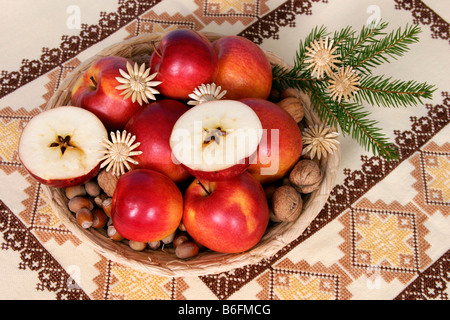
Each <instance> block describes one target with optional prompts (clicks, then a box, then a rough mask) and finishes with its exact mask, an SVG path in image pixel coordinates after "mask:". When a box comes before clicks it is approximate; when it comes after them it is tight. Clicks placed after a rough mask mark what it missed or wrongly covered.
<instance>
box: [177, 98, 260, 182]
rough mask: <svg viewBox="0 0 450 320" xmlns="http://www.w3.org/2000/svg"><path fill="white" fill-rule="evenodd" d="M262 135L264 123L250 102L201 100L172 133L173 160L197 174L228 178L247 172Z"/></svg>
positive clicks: (198, 175) (207, 177)
mask: <svg viewBox="0 0 450 320" xmlns="http://www.w3.org/2000/svg"><path fill="white" fill-rule="evenodd" d="M261 137H262V125H261V121H260V120H259V118H258V116H257V115H256V113H255V112H254V111H253V110H252V109H251V108H250V107H248V106H247V105H246V104H244V103H242V102H239V101H234V100H217V101H210V102H204V103H201V104H199V105H197V106H195V107H192V108H191V109H189V110H188V111H187V112H185V113H184V114H183V115H182V116H181V117H180V118H179V119H178V120H177V122H176V123H175V125H174V127H173V129H172V133H171V136H170V147H171V150H172V155H173V160H174V161H177V162H178V163H181V165H182V166H184V167H185V168H186V170H187V171H189V172H190V173H191V174H192V175H193V176H194V177H196V178H198V179H205V180H209V181H217V180H224V179H229V178H231V177H234V176H236V175H239V174H241V173H242V172H244V171H245V170H246V169H247V167H248V166H249V164H250V157H251V156H252V155H253V154H254V153H255V152H256V150H257V148H258V145H259V142H260V140H261Z"/></svg>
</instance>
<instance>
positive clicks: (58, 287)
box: [0, 200, 89, 300]
mask: <svg viewBox="0 0 450 320" xmlns="http://www.w3.org/2000/svg"><path fill="white" fill-rule="evenodd" d="M0 231H1V232H2V233H3V238H4V241H5V242H4V243H2V246H1V249H2V250H8V249H12V250H14V251H17V252H20V257H21V260H22V262H21V263H20V264H19V269H22V270H25V269H27V268H28V269H30V270H32V271H37V272H38V277H39V281H40V282H39V283H38V284H37V285H36V290H38V291H44V290H48V291H50V292H55V294H56V298H57V299H58V300H89V297H88V295H87V294H86V293H85V292H84V291H83V290H82V289H81V288H80V287H79V286H78V284H76V283H75V282H74V281H73V279H72V277H71V276H70V275H69V274H68V273H67V272H66V270H65V269H64V268H63V267H62V266H61V265H60V264H59V263H58V262H57V261H56V260H55V259H54V258H53V257H52V255H51V254H50V253H49V252H47V250H46V249H45V248H43V247H42V244H41V243H40V242H39V240H38V239H37V238H36V237H35V236H34V235H33V233H32V232H31V230H30V229H29V228H27V227H26V226H25V225H24V224H23V223H22V222H21V221H20V219H18V218H17V217H16V216H15V215H14V213H13V212H12V211H11V210H9V208H8V207H6V205H5V204H4V203H3V201H1V200H0Z"/></svg>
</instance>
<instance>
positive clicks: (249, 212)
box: [183, 172, 269, 253]
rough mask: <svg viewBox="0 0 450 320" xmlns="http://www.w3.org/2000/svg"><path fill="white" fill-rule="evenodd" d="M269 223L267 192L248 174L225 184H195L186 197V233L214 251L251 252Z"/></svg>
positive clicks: (222, 182)
mask: <svg viewBox="0 0 450 320" xmlns="http://www.w3.org/2000/svg"><path fill="white" fill-rule="evenodd" d="M268 222H269V208H268V204H267V200H266V196H265V193H264V190H263V188H262V186H261V184H260V183H259V182H258V181H257V180H256V179H255V178H254V177H253V176H251V175H250V174H249V173H247V172H244V173H243V174H241V175H239V176H236V177H234V178H231V179H228V180H223V181H215V182H212V181H207V180H200V182H199V180H194V181H193V182H192V184H191V185H190V186H189V187H188V189H187V190H186V192H185V194H184V213H183V224H184V226H185V228H186V231H187V232H188V233H189V235H190V236H191V237H192V238H193V239H195V241H197V242H199V243H200V244H202V245H203V246H205V247H207V248H209V249H211V250H213V251H218V252H224V253H238V252H243V251H247V250H249V249H251V248H252V247H254V246H255V245H256V244H257V243H258V242H259V241H260V240H261V238H262V236H263V234H264V232H265V230H266V228H267V225H268Z"/></svg>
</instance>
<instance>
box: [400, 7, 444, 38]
mask: <svg viewBox="0 0 450 320" xmlns="http://www.w3.org/2000/svg"><path fill="white" fill-rule="evenodd" d="M394 1H395V3H396V5H395V9H397V10H407V11H411V13H412V16H413V18H414V20H413V23H415V24H423V25H428V26H430V30H431V32H432V35H431V37H432V38H433V39H438V38H440V39H442V40H449V43H450V26H449V24H448V23H447V22H446V21H445V20H444V19H442V18H441V17H440V16H439V15H438V14H437V13H436V12H434V11H433V10H432V9H430V8H429V7H427V5H426V4H424V3H423V2H422V1H420V0H394Z"/></svg>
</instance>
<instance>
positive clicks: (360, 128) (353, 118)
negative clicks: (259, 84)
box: [272, 22, 436, 160]
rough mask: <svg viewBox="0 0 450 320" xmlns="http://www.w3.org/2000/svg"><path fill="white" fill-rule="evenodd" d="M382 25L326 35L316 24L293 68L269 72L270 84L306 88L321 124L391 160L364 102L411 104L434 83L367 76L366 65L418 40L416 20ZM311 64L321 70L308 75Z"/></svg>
mask: <svg viewBox="0 0 450 320" xmlns="http://www.w3.org/2000/svg"><path fill="white" fill-rule="evenodd" d="M387 27H388V23H387V22H379V23H376V24H375V23H373V24H371V25H368V26H363V27H362V29H361V30H360V32H359V33H357V32H356V31H355V30H353V28H352V27H350V26H349V27H346V28H343V29H342V30H338V31H336V32H334V33H333V35H332V36H331V39H328V37H329V36H330V33H329V32H328V31H327V29H326V27H324V26H322V27H316V28H314V29H313V30H312V31H311V32H310V33H309V34H308V36H307V37H306V38H305V40H304V41H300V43H299V48H298V50H297V52H296V54H295V60H294V66H293V68H285V67H281V66H278V65H277V66H274V67H273V69H272V71H273V84H274V87H275V88H277V89H279V90H280V91H282V90H284V89H286V88H289V87H292V88H296V89H299V90H302V91H304V92H307V93H308V94H309V96H310V99H311V106H312V108H313V109H314V110H315V111H316V112H317V114H318V115H319V117H320V118H321V119H322V120H323V121H324V122H325V123H326V124H327V125H329V126H331V127H335V128H337V129H340V130H341V131H342V133H343V134H344V135H351V137H352V138H353V139H355V140H356V141H357V142H358V143H359V144H360V145H362V146H363V147H364V148H365V149H366V150H367V151H369V150H371V151H372V152H373V153H374V154H376V155H379V156H382V157H384V158H385V159H386V160H394V159H397V157H398V154H397V151H396V149H395V147H394V146H393V144H391V143H390V142H389V141H388V139H387V137H386V136H385V135H384V134H383V133H382V129H381V128H379V123H377V122H376V121H373V120H370V112H369V111H367V110H365V104H369V105H373V106H381V107H399V106H404V107H409V106H414V105H417V104H419V103H423V102H422V101H423V99H431V98H432V95H433V93H434V91H435V90H436V88H435V86H433V85H430V84H427V83H420V82H418V81H414V80H409V81H403V80H394V79H392V78H391V77H387V76H384V75H379V76H374V75H372V69H374V68H376V67H378V66H379V65H381V64H382V63H390V62H391V60H392V59H394V60H396V59H398V58H399V57H401V56H403V55H404V54H405V53H406V52H408V51H409V45H411V44H414V43H417V42H418V41H419V37H418V35H419V33H420V32H421V30H420V27H419V26H417V25H413V26H406V27H405V28H404V29H402V28H398V29H397V30H394V31H391V32H389V33H387V32H386V29H387ZM324 39H325V40H324ZM330 43H332V44H333V45H332V46H331V45H330ZM311 48H312V49H311ZM312 57H313V58H312ZM327 63H328V65H326V64H327ZM335 63H336V65H335ZM313 67H314V68H313ZM313 69H316V70H320V71H321V72H317V73H314V74H312V70H313ZM341 100H344V101H341ZM347 100H348V101H347Z"/></svg>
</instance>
